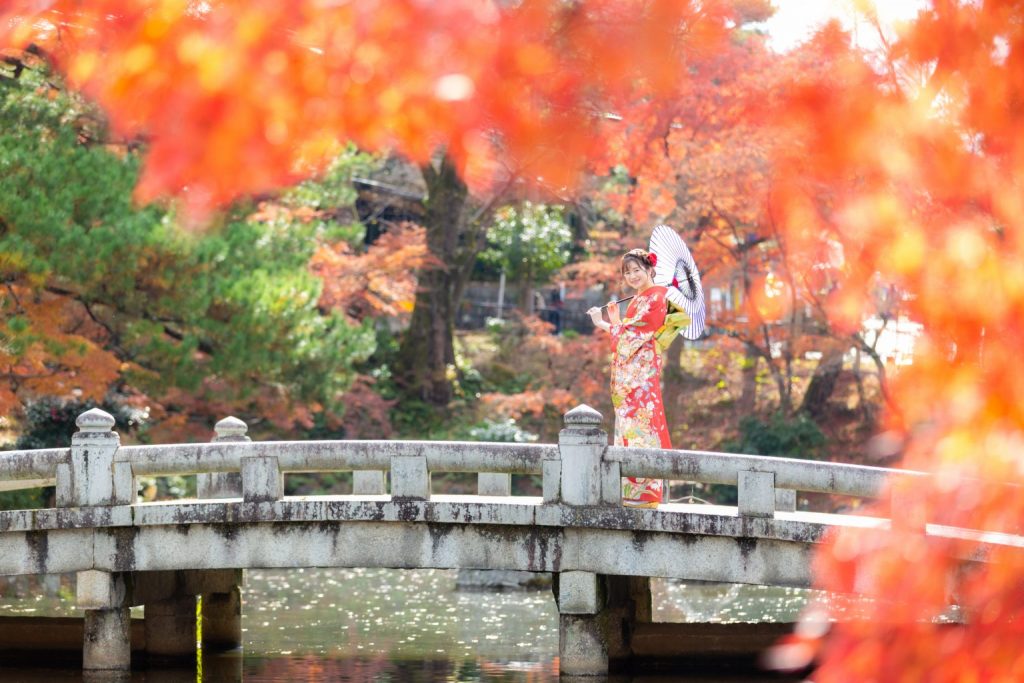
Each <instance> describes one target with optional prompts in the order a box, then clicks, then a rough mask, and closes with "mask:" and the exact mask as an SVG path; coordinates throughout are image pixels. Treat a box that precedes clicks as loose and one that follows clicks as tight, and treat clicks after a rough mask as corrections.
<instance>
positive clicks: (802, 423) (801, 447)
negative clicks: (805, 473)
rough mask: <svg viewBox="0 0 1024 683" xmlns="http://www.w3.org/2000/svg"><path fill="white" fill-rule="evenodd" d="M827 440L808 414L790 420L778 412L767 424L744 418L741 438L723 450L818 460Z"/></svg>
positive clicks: (724, 444)
mask: <svg viewBox="0 0 1024 683" xmlns="http://www.w3.org/2000/svg"><path fill="white" fill-rule="evenodd" d="M825 441H826V439H825V435H824V434H823V433H822V431H821V429H819V428H818V425H817V424H815V422H814V420H812V419H810V418H809V417H807V416H806V415H803V414H798V415H796V416H794V417H790V418H787V417H785V416H783V415H781V414H778V413H776V414H775V415H773V416H771V418H769V419H768V420H767V421H764V420H761V419H759V418H757V417H753V416H747V417H745V418H743V420H742V421H741V422H740V436H739V439H738V440H736V441H726V442H724V443H723V444H722V450H724V451H727V452H730V453H749V454H751V455H778V456H785V457H789V458H804V459H807V460H816V459H818V458H820V457H821V454H822V449H823V447H824V446H825Z"/></svg>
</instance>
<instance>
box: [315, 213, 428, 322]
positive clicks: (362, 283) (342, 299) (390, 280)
mask: <svg viewBox="0 0 1024 683" xmlns="http://www.w3.org/2000/svg"><path fill="white" fill-rule="evenodd" d="M309 267H310V270H311V271H312V272H313V273H314V274H315V275H316V276H317V277H319V278H321V279H322V280H323V291H322V292H321V294H320V306H321V308H327V309H337V310H340V311H343V312H344V313H345V314H346V315H347V316H349V317H350V318H351V319H353V320H355V321H362V320H363V319H365V318H366V317H380V316H390V317H395V318H401V319H406V318H408V316H409V313H410V312H411V311H412V309H413V304H414V303H415V300H416V277H415V273H416V271H418V270H420V269H421V268H424V267H432V268H439V267H442V266H441V264H440V263H439V262H438V261H437V259H436V258H434V257H433V256H432V255H431V254H430V251H429V250H428V249H427V241H426V230H425V229H424V228H422V227H420V226H418V225H414V224H412V223H402V224H400V225H396V226H393V227H392V228H391V229H389V230H388V231H387V232H385V233H384V234H383V235H381V236H380V238H379V239H378V240H377V241H376V242H374V243H373V244H372V245H370V247H369V248H368V249H367V250H366V252H365V253H362V254H355V253H353V250H352V248H351V247H350V246H349V245H348V244H346V243H344V242H339V243H338V244H334V245H329V246H323V247H320V249H318V250H317V252H316V253H315V254H313V258H312V259H310V263H309Z"/></svg>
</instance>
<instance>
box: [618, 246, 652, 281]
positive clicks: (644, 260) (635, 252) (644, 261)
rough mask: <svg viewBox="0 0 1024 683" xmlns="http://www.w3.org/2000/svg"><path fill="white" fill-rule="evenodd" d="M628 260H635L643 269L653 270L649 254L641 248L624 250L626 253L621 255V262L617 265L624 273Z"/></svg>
mask: <svg viewBox="0 0 1024 683" xmlns="http://www.w3.org/2000/svg"><path fill="white" fill-rule="evenodd" d="M630 261H633V262H635V263H636V264H637V265H638V266H640V267H641V268H643V269H644V270H653V269H654V264H653V263H651V254H650V253H649V252H647V251H644V250H643V249H630V250H629V251H627V252H626V255H625V256H623V257H622V264H621V265H620V266H619V271H620V272H621V273H622V274H623V275H624V274H625V273H626V264H627V263H629V262H630Z"/></svg>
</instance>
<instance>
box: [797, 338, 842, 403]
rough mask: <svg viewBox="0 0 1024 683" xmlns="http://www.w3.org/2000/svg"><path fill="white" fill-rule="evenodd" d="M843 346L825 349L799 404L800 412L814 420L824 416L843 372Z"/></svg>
mask: <svg viewBox="0 0 1024 683" xmlns="http://www.w3.org/2000/svg"><path fill="white" fill-rule="evenodd" d="M844 352H845V348H844V345H843V344H836V345H833V346H831V347H830V348H828V349H826V350H825V352H824V353H823V354H822V356H821V360H819V361H818V365H817V367H816V368H814V375H813V376H812V377H811V382H810V384H808V385H807V391H806V392H805V393H804V400H803V402H802V403H801V404H800V410H802V411H804V412H806V413H807V414H808V415H810V416H811V417H812V418H814V419H815V420H820V419H821V418H822V417H824V416H825V413H826V412H827V411H826V408H827V406H828V400H829V399H830V398H832V392H833V391H835V388H836V381H837V380H838V379H839V373H840V372H842V370H843V353H844Z"/></svg>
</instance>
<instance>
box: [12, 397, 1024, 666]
mask: <svg viewBox="0 0 1024 683" xmlns="http://www.w3.org/2000/svg"><path fill="white" fill-rule="evenodd" d="M113 424H114V421H113V418H112V417H111V416H110V415H108V414H106V413H104V412H103V411H100V410H95V409H94V410H90V411H88V412H86V413H84V414H82V415H81V416H80V417H79V419H78V426H79V431H78V432H77V433H76V434H75V435H74V437H73V439H72V445H71V447H70V448H65V449H48V450H36V451H15V452H8V453H0V489H11V488H26V487H32V486H45V485H55V486H56V500H57V502H56V507H55V508H52V509H42V510H20V511H7V512H0V575H17V574H52V573H59V572H78V596H77V599H78V603H79V606H81V607H82V608H84V609H85V610H86V612H85V614H86V619H85V637H84V646H83V651H84V659H83V661H84V666H85V668H86V669H91V670H99V671H103V670H125V669H127V668H128V667H129V663H130V638H131V636H130V621H129V618H128V608H129V606H131V605H136V604H145V605H146V611H145V613H146V633H147V638H146V642H147V649H148V650H150V651H151V652H155V653H157V654H161V653H162V654H181V653H182V652H185V651H188V650H190V649H191V648H194V644H195V630H194V629H195V619H194V617H192V618H190V616H189V615H190V614H191V615H194V613H195V595H198V594H202V595H205V599H204V603H203V607H204V624H205V626H204V642H207V640H208V641H209V642H211V643H213V644H217V643H220V644H222V645H227V646H231V645H237V644H239V643H240V642H241V640H240V639H241V630H240V629H241V626H240V623H241V622H240V598H239V585H240V583H241V572H240V571H239V570H242V569H246V568H256V567H259V568H273V567H391V568H415V567H422V568H477V569H511V570H527V571H536V572H553V573H554V575H555V577H556V582H555V586H556V588H555V597H556V601H557V604H558V608H559V612H560V620H561V625H560V636H561V638H560V654H561V660H560V662H561V664H560V666H561V669H562V671H563V672H565V673H574V674H589V673H595V674H596V673H603V672H605V671H606V670H607V667H608V662H609V657H611V658H612V659H616V658H623V657H628V656H629V647H630V644H629V642H628V640H629V633H630V632H631V631H632V629H633V628H634V627H635V625H636V624H637V623H642V622H644V621H648V622H649V621H650V618H651V605H650V588H649V579H650V577H669V578H678V579H689V580H705V581H724V582H735V583H751V584H765V585H784V586H808V585H809V584H810V573H809V571H810V570H809V567H810V555H811V553H812V552H813V548H814V546H815V545H816V544H817V543H820V542H821V540H822V538H823V536H824V535H825V533H826V532H827V531H828V530H829V529H830V528H836V527H842V526H862V527H863V526H867V527H872V528H877V529H878V530H879V532H880V533H884V532H885V530H886V529H887V528H888V527H889V525H890V522H889V520H886V519H881V518H869V517H863V516H856V515H838V514H821V513H811V512H798V511H796V510H795V499H796V498H795V495H796V492H797V491H804V492H822V493H831V494H839V495H845V496H851V497H854V498H874V497H878V496H880V495H882V492H883V491H888V490H890V489H891V490H892V491H893V492H894V493H893V495H894V496H898V492H899V491H900V490H901V488H902V487H901V486H900V485H899V483H900V481H905V480H907V479H909V478H912V477H921V476H926V475H924V474H921V473H914V472H905V471H898V470H886V469H882V468H872V467H860V466H852V465H842V464H834V463H822V462H813V461H804V460H794V459H786V458H770V457H763V456H748V455H736V454H725V453H710V452H698V451H685V450H659V449H639V448H630V449H626V448H620V447H614V446H608V445H607V444H608V437H607V434H606V433H605V432H604V431H603V430H602V428H601V416H600V414H599V413H597V412H596V411H594V410H593V409H591V408H589V407H587V406H579V407H577V408H575V409H573V410H572V411H570V412H569V413H567V414H566V416H565V428H564V429H563V430H562V432H561V434H560V436H559V443H558V444H557V445H555V444H550V445H543V444H542V445H532V444H531V445H523V444H495V443H452V442H423V441H308V442H252V441H250V440H249V439H248V437H246V436H245V433H246V426H245V424H244V423H242V422H241V421H239V420H237V419H235V418H227V419H225V420H222V421H221V422H220V423H218V425H217V427H216V433H217V436H216V437H215V438H214V439H213V442H211V443H207V444H184V445H166V446H124V447H122V446H120V440H119V437H118V435H117V433H116V432H114V431H112V428H113ZM336 471H352V472H353V473H354V477H353V482H354V484H353V489H354V493H353V494H352V495H334V496H296V497H292V496H288V497H286V496H284V476H285V475H286V474H289V473H296V472H336ZM386 472H389V473H390V477H389V479H390V492H389V493H388V492H387V489H386V480H387V479H388V477H386V476H385V473H386ZM432 472H474V473H479V478H478V482H479V483H478V494H477V495H469V496H453V495H432V493H431V490H430V475H431V473H432ZM178 474H197V475H198V477H197V483H198V499H196V500H183V501H173V502H157V503H140V502H138V500H137V495H136V491H137V488H136V478H137V477H142V476H163V475H178ZM512 474H533V475H540V476H541V477H542V482H543V496H541V497H524V496H511V495H510V493H511V490H510V489H511V487H510V478H511V475H512ZM623 476H633V477H662V478H665V479H669V480H673V481H691V482H704V483H714V484H727V485H734V486H736V487H737V488H738V505H737V506H735V507H726V506H713V505H690V504H665V505H662V506H661V507H660V508H658V509H657V510H637V509H627V508H623V507H622V506H621V501H620V478H621V477H623ZM890 483H891V484H892V485H891V486H889V484H890ZM894 505H898V501H896V502H894ZM921 531H922V532H924V533H927V534H929V535H932V536H949V535H955V536H958V537H967V538H971V537H975V538H978V539H979V540H982V541H984V543H997V544H999V543H1009V544H1019V543H1020V540H1021V539H1020V538H1019V537H1016V536H1002V535H993V534H984V535H983V534H980V533H976V532H970V531H967V530H962V529H950V528H946V527H941V526H938V525H931V524H929V525H927V527H926V528H925V529H923V530H921ZM974 559H978V558H974ZM190 629H191V630H190ZM190 638H191V640H190Z"/></svg>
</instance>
